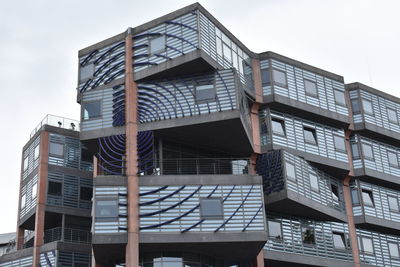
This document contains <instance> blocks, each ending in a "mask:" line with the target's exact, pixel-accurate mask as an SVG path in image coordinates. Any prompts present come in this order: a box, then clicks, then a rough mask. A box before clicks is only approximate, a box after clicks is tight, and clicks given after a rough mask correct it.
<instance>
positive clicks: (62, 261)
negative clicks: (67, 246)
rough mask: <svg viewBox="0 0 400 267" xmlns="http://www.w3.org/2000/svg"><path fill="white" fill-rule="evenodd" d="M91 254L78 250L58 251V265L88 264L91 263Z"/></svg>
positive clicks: (88, 265)
mask: <svg viewBox="0 0 400 267" xmlns="http://www.w3.org/2000/svg"><path fill="white" fill-rule="evenodd" d="M90 264H91V255H90V254H84V253H77V252H67V251H58V266H59V267H71V266H82V267H84V266H86V267H90V266H91V265H90Z"/></svg>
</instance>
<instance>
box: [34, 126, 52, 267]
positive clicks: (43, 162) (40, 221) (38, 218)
mask: <svg viewBox="0 0 400 267" xmlns="http://www.w3.org/2000/svg"><path fill="white" fill-rule="evenodd" d="M39 150H40V153H39V179H38V192H37V200H36V201H37V202H36V214H35V240H34V244H33V261H32V266H35V267H36V266H38V265H39V262H40V247H41V246H42V245H43V235H44V233H43V232H44V216H45V209H46V195H47V176H48V164H49V133H48V132H44V131H43V132H42V133H41V134H40V147H39Z"/></svg>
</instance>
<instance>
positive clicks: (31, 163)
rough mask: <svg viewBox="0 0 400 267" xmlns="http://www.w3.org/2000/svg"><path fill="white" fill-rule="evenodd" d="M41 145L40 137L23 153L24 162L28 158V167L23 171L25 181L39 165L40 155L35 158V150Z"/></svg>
mask: <svg viewBox="0 0 400 267" xmlns="http://www.w3.org/2000/svg"><path fill="white" fill-rule="evenodd" d="M39 144H40V136H38V137H37V138H36V139H35V141H33V142H32V144H30V145H29V147H28V148H27V149H26V150H25V151H24V152H23V157H22V161H23V162H24V160H25V159H26V157H28V166H27V168H26V169H25V170H23V171H22V179H25V178H26V177H27V176H28V175H29V174H30V173H32V172H33V170H34V169H36V167H37V166H38V165H39V155H37V157H36V158H35V148H36V146H38V145H39Z"/></svg>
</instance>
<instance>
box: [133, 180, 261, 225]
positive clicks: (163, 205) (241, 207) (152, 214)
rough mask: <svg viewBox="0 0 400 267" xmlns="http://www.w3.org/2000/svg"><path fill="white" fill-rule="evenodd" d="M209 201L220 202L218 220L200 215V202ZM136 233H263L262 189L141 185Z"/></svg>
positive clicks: (253, 186)
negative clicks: (138, 222)
mask: <svg viewBox="0 0 400 267" xmlns="http://www.w3.org/2000/svg"><path fill="white" fill-rule="evenodd" d="M210 198H211V199H220V200H221V201H222V215H223V216H222V218H215V219H209V218H208V219H207V218H203V217H202V216H201V214H200V213H201V212H200V205H201V204H200V203H201V199H210ZM140 231H141V232H162V233H163V232H181V233H184V232H214V233H217V232H245V231H265V222H264V209H263V191H262V186H261V185H198V186H194V185H187V186H164V187H156V186H141V187H140Z"/></svg>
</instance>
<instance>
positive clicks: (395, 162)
mask: <svg viewBox="0 0 400 267" xmlns="http://www.w3.org/2000/svg"><path fill="white" fill-rule="evenodd" d="M388 158H389V165H390V166H392V167H397V168H398V167H399V159H398V158H397V153H394V152H391V151H388Z"/></svg>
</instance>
